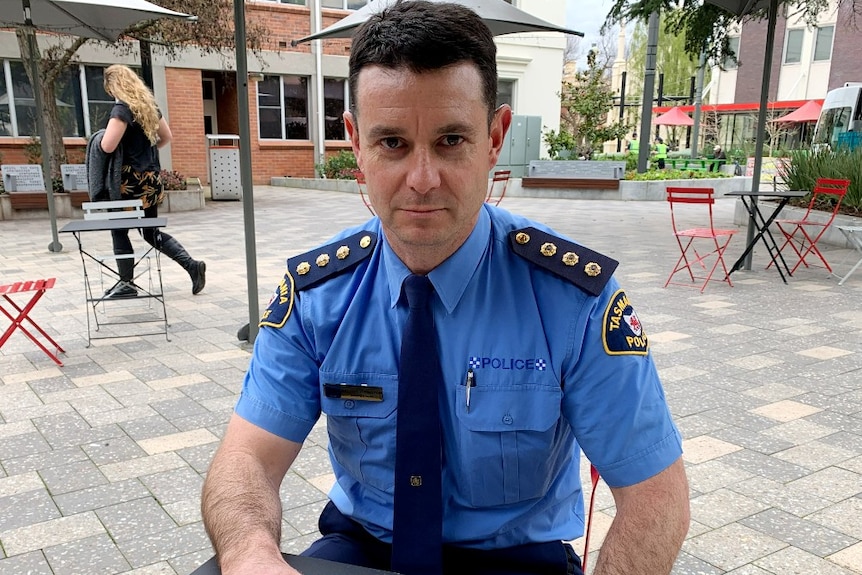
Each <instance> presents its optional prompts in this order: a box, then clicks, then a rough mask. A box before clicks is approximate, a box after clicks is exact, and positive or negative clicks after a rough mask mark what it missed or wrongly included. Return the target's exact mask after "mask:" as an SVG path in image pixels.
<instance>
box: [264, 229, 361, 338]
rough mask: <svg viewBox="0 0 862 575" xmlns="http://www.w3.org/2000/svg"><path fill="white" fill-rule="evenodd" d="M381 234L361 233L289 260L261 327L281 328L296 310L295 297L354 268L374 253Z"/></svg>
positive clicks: (265, 311) (265, 312)
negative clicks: (294, 308) (298, 293)
mask: <svg viewBox="0 0 862 575" xmlns="http://www.w3.org/2000/svg"><path fill="white" fill-rule="evenodd" d="M376 244H377V234H375V233H374V232H359V233H358V234H354V235H352V236H350V237H347V238H344V239H342V240H339V241H337V242H333V243H331V244H329V245H326V246H322V247H319V248H316V249H313V250H311V251H310V252H306V253H304V254H301V255H298V256H295V257H292V258H290V259H288V260H287V272H286V273H285V274H284V278H283V279H282V280H281V283H280V284H279V286H278V288H276V290H275V293H274V294H273V296H272V299H271V300H270V301H269V305H268V306H267V308H266V309H265V310H264V312H263V316H262V317H261V318H260V323H259V325H260V326H261V327H264V326H269V327H276V328H281V327H283V326H284V324H285V322H286V321H287V318H289V317H290V314H291V312H292V311H293V302H294V297H293V296H294V294H295V293H296V292H298V291H302V290H304V289H308V288H310V287H312V286H315V285H317V284H319V283H321V282H323V281H326V280H328V279H329V278H333V277H335V276H337V275H338V274H340V273H342V272H344V271H346V270H348V269H350V268H352V267H353V266H355V265H356V264H358V263H359V262H361V261H362V260H364V259H365V258H367V257H368V256H370V255H371V252H373V251H374V246H375V245H376Z"/></svg>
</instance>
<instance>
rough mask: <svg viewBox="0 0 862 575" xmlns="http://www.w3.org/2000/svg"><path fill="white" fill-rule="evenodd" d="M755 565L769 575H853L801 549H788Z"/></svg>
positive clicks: (758, 561)
mask: <svg viewBox="0 0 862 575" xmlns="http://www.w3.org/2000/svg"><path fill="white" fill-rule="evenodd" d="M754 563H755V565H758V566H760V567H763V568H765V569H767V570H768V571H769V572H771V573H781V574H782V575H808V574H809V573H817V575H853V572H852V571H848V570H847V569H843V568H841V567H839V566H837V565H836V564H835V563H834V562H830V561H826V560H823V559H821V558H820V557H817V556H816V555H812V554H811V553H807V552H805V551H803V550H801V549H795V548H793V547H788V548H786V549H782V550H780V551H778V552H776V553H773V554H772V555H769V556H768V557H764V558H762V559H758V560H757V561H755V562H754Z"/></svg>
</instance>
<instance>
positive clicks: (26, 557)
mask: <svg viewBox="0 0 862 575" xmlns="http://www.w3.org/2000/svg"><path fill="white" fill-rule="evenodd" d="M0 556H2V555H0ZM0 573H2V574H3V575H17V574H19V573H21V574H25V573H26V575H54V572H53V571H52V570H51V567H50V566H49V565H48V561H47V560H46V559H45V555H43V554H42V552H41V551H30V552H28V553H22V554H20V555H15V556H14V557H7V558H6V559H0Z"/></svg>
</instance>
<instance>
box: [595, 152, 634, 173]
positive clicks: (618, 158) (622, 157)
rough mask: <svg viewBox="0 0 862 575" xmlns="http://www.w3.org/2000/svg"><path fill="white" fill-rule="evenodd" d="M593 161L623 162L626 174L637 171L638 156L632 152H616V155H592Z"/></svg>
mask: <svg viewBox="0 0 862 575" xmlns="http://www.w3.org/2000/svg"><path fill="white" fill-rule="evenodd" d="M593 159H594V160H613V161H615V162H625V163H626V172H632V171H636V170H637V169H638V155H637V154H634V153H632V152H618V153H616V154H593Z"/></svg>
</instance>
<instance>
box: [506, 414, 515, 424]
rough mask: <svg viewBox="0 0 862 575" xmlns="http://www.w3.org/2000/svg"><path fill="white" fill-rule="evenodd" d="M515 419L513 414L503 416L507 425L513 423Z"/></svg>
mask: <svg viewBox="0 0 862 575" xmlns="http://www.w3.org/2000/svg"><path fill="white" fill-rule="evenodd" d="M513 421H515V418H513V417H512V416H511V415H504V416H503V423H505V424H506V425H512V422H513Z"/></svg>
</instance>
